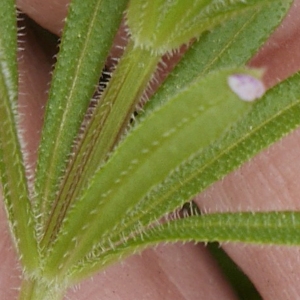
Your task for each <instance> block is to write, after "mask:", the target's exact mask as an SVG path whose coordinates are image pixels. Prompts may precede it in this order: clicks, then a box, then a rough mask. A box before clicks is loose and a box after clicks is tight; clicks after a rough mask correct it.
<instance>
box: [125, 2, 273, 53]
mask: <svg viewBox="0 0 300 300" xmlns="http://www.w3.org/2000/svg"><path fill="white" fill-rule="evenodd" d="M272 2H274V1H272V0H265V1H262V0H248V1H244V0H225V1H224V0H219V1H218V0H216V1H212V0H187V1H180V0H174V1H166V0H151V1H143V0H132V1H131V2H130V5H129V8H128V13H127V18H128V21H127V22H128V25H129V29H130V32H131V35H132V39H133V40H134V42H135V44H136V45H137V46H139V47H142V48H146V49H149V50H151V51H154V52H155V53H161V54H163V53H165V52H167V51H172V50H174V49H177V48H179V47H180V46H181V45H182V44H185V43H189V41H190V40H191V39H192V38H198V37H199V36H200V34H202V33H203V32H204V31H205V30H208V29H212V28H213V27H214V26H216V25H218V24H220V23H222V22H224V21H226V20H228V19H229V18H232V17H234V16H235V15H237V14H241V13H244V12H247V11H248V10H249V9H253V8H254V9H257V10H259V9H260V8H262V7H263V6H265V4H268V3H272Z"/></svg>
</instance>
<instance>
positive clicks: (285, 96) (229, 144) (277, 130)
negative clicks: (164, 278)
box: [128, 73, 300, 225]
mask: <svg viewBox="0 0 300 300" xmlns="http://www.w3.org/2000/svg"><path fill="white" fill-rule="evenodd" d="M299 80H300V74H299V73H298V74H295V75H294V76H293V77H291V78H289V79H287V80H286V81H284V82H283V83H281V84H279V85H277V86H275V87H274V88H272V89H271V90H269V91H268V92H267V93H266V94H265V95H264V96H263V97H262V99H260V101H258V102H256V103H255V104H254V105H253V108H252V110H251V111H250V112H249V113H248V114H247V115H245V116H244V117H243V119H242V120H240V121H239V122H238V123H237V124H236V125H235V126H234V127H233V128H231V130H230V131H228V132H227V134H226V135H225V136H224V137H223V138H222V139H220V140H219V141H217V142H215V143H214V144H212V145H211V147H208V148H207V149H204V151H202V152H200V153H199V154H198V155H195V156H194V157H193V158H191V159H190V160H188V161H186V162H184V163H183V164H182V165H181V166H180V167H179V168H177V169H176V171H175V172H173V173H172V174H170V176H169V177H168V178H166V179H165V181H164V182H163V183H162V184H161V185H160V186H159V187H158V188H156V189H155V190H152V191H151V192H150V193H149V194H148V195H147V197H146V198H145V199H144V200H143V201H141V202H140V206H137V207H136V210H135V211H131V213H130V214H129V215H128V220H129V219H131V222H132V221H133V220H135V219H136V218H137V215H136V216H135V214H138V215H139V222H140V223H141V224H144V225H145V224H148V223H150V222H153V221H155V220H157V219H159V218H160V217H161V216H163V215H165V214H166V213H168V212H170V211H173V210H174V209H175V208H176V207H179V206H180V205H182V204H183V203H184V202H185V201H188V200H190V199H192V198H193V197H195V196H196V195H197V194H199V193H200V192H201V191H203V190H204V189H205V188H207V187H208V186H209V185H211V184H212V183H213V182H215V181H217V180H219V179H221V178H222V177H223V176H225V175H226V174H228V173H229V172H231V171H233V170H234V169H236V168H237V167H239V166H240V165H241V164H242V163H244V162H245V161H247V160H248V159H250V158H251V157H253V156H254V155H255V154H257V153H258V152H260V151H261V150H263V149H264V148H266V147H268V146H269V145H271V144H272V143H274V142H276V141H278V140H279V139H280V138H282V137H283V136H285V135H286V134H288V133H289V132H291V131H292V130H293V129H295V128H297V127H298V126H299V125H300V119H299V114H300V86H299V84H298V83H299ZM141 211H143V214H144V217H143V218H142V216H141V213H140V212H141Z"/></svg>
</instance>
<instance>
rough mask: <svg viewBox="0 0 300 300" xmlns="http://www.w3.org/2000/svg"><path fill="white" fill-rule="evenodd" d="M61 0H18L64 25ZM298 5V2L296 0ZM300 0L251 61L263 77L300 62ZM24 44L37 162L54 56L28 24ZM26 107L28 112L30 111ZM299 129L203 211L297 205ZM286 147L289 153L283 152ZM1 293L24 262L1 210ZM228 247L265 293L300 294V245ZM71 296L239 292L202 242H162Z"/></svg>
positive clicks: (201, 200)
mask: <svg viewBox="0 0 300 300" xmlns="http://www.w3.org/2000/svg"><path fill="white" fill-rule="evenodd" d="M67 2H68V1H66V0H64V1H62V0H59V1H54V0H52V1H51V0H49V1H48V0H43V1H42V0H40V1H36V0H23V1H21V0H19V1H17V6H18V7H19V8H20V9H22V10H23V11H24V12H26V13H27V14H28V15H29V16H30V17H32V18H33V19H34V20H35V21H36V22H37V23H39V24H41V25H42V26H44V27H45V28H47V29H49V30H51V31H52V32H54V33H60V32H61V26H62V24H63V22H62V20H63V18H64V15H65V13H66V11H67V10H66V3H67ZM296 4H298V5H299V7H297V5H296ZM299 10H300V0H296V1H295V5H294V8H293V10H292V11H291V13H290V14H289V17H288V18H287V20H286V22H284V24H283V25H282V26H281V27H280V28H279V30H278V31H277V32H276V33H275V34H274V35H273V37H272V38H271V40H270V41H269V42H268V43H267V45H266V46H265V47H263V49H262V50H261V51H260V53H259V54H258V55H257V56H256V57H255V58H254V59H253V60H252V62H251V63H250V64H251V65H252V66H258V67H264V68H266V74H265V82H266V84H267V86H269V87H270V86H272V85H274V84H276V82H278V81H280V80H282V79H284V78H286V77H287V76H289V75H290V74H292V73H294V72H295V71H297V70H299V69H300V54H298V52H299V51H297V50H298V49H299V46H300V45H299V43H300V39H299V37H298V38H297V37H296V35H297V31H298V30H297V28H299V25H300V24H298V23H299V22H300V20H299V18H298V17H297V16H298V15H299ZM24 39H26V41H25V43H23V44H22V47H25V50H23V51H21V52H20V53H19V55H20V59H19V69H20V73H21V76H20V97H19V101H20V112H21V113H22V114H23V117H22V120H21V122H22V123H21V125H22V128H25V129H26V130H25V133H24V139H25V140H26V142H27V145H26V148H25V149H26V153H28V155H27V162H28V164H29V165H30V166H32V167H31V170H32V169H33V165H34V158H35V156H36V147H37V144H38V141H39V131H40V127H41V123H42V118H41V115H42V111H43V110H42V108H43V106H44V104H45V101H46V93H45V90H47V88H48V83H49V81H50V71H51V66H52V63H53V61H52V60H51V55H50V54H49V53H46V52H45V51H44V50H45V49H44V48H43V47H42V46H41V43H40V41H39V40H38V39H37V38H36V36H35V35H34V33H32V32H30V30H29V31H28V32H27V33H26V35H25V37H24ZM25 114H26V115H25ZM299 143H300V131H299V130H296V131H295V132H293V133H292V134H290V135H288V136H287V137H286V138H284V139H282V140H281V141H279V142H278V143H276V144H275V145H273V146H272V147H270V148H269V149H267V150H265V151H264V152H262V153H261V154H259V155H257V156H256V157H255V158H254V159H252V160H251V161H250V162H249V163H246V164H245V165H244V166H243V167H241V168H240V169H239V170H237V171H236V172H234V173H232V174H230V175H229V176H227V177H226V178H225V179H224V180H222V181H220V182H217V183H216V184H214V185H213V186H212V187H210V188H209V189H208V190H207V191H206V192H205V193H203V194H202V195H200V196H199V197H198V198H197V203H198V204H199V206H200V207H201V208H202V209H204V210H205V211H209V212H213V211H238V210H251V211H259V210H261V211H266V210H274V209H278V210H287V209H295V210H299V208H300V203H299V202H298V197H297V195H298V194H299V191H300V186H299V183H298V179H297V178H298V176H297V173H298V172H297V171H298V170H299V164H300V163H299V159H298V157H299V155H300V150H299ZM286 153H288V155H286ZM0 214H1V216H0V227H1V233H2V235H3V236H2V238H1V239H0V256H1V268H0V299H7V300H10V299H15V297H16V295H17V291H16V290H15V288H17V287H18V285H19V284H20V279H19V276H20V268H19V266H18V264H17V259H16V255H15V252H14V249H13V247H12V243H11V241H10V239H9V235H8V233H7V225H6V220H5V215H4V212H3V209H2V210H0ZM224 248H225V249H226V251H227V252H228V253H229V254H230V256H231V257H232V258H233V259H234V260H235V262H236V263H237V264H238V265H239V266H240V267H241V268H242V269H243V270H244V271H245V272H246V274H247V275H248V276H249V277H250V278H251V280H252V281H253V282H254V284H255V285H256V287H257V288H258V290H259V291H260V293H261V294H262V296H263V298H264V299H279V300H280V299H298V298H300V286H299V284H298V278H299V276H300V266H299V263H298V261H299V260H300V248H298V247H271V246H264V247H262V246H254V245H240V244H226V245H224ZM66 299H78V300H83V299H95V300H96V299H104V300H110V299H122V300H126V299H153V300H161V299H167V300H168V299H175V300H177V299H180V300H181V299H190V300H194V299H235V296H234V294H233V293H232V291H231V290H230V287H229V286H228V285H227V283H226V281H225V280H224V279H223V277H222V275H221V274H220V272H219V270H218V267H217V266H216V265H215V263H214V261H213V260H212V258H211V257H210V256H209V254H208V252H207V251H206V249H205V248H204V247H203V246H202V245H196V246H194V245H192V244H186V245H184V246H182V245H181V244H175V245H168V246H163V245H162V246H159V247H157V248H156V249H155V250H153V249H149V250H146V251H144V252H143V253H142V254H141V255H135V256H132V257H130V258H128V259H126V260H125V261H124V262H123V263H122V264H116V265H114V266H112V267H110V268H108V269H107V270H106V271H105V272H104V273H100V274H97V275H95V276H94V278H93V280H86V281H85V282H83V283H82V284H81V285H80V288H79V289H76V290H75V291H74V290H70V291H69V292H68V298H66Z"/></svg>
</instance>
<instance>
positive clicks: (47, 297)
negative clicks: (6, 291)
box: [18, 278, 65, 300]
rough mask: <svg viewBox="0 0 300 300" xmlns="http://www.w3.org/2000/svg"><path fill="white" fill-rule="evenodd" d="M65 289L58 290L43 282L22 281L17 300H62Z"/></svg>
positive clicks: (26, 279)
mask: <svg viewBox="0 0 300 300" xmlns="http://www.w3.org/2000/svg"><path fill="white" fill-rule="evenodd" d="M64 294H65V288H61V287H60V288H58V287H56V286H52V285H50V284H47V283H45V282H41V281H37V280H31V279H28V278H25V279H23V281H22V285H21V290H20V294H19V298H18V300H41V299H43V300H62V299H63V296H64Z"/></svg>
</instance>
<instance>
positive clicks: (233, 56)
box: [82, 1, 289, 270]
mask: <svg viewBox="0 0 300 300" xmlns="http://www.w3.org/2000/svg"><path fill="white" fill-rule="evenodd" d="M288 8H289V5H288V3H283V2H282V1H274V2H273V3H272V5H270V4H267V5H265V7H264V8H263V9H261V10H256V9H253V10H250V11H249V12H247V14H244V15H242V16H237V17H235V18H233V19H232V20H229V21H227V22H226V23H224V24H222V26H219V27H217V28H215V29H214V30H213V31H211V32H207V33H205V34H203V35H202V36H201V38H200V39H199V41H197V42H195V43H194V44H193V45H192V46H191V48H190V49H189V50H188V51H187V53H185V55H184V57H183V58H182V60H181V61H180V62H179V64H178V65H177V66H176V67H175V69H174V71H173V72H172V73H171V74H170V75H169V77H168V78H167V80H166V81H165V82H164V83H163V85H162V86H161V88H160V89H159V90H158V92H157V93H156V94H155V95H154V96H153V97H152V98H151V100H150V101H149V102H148V103H147V104H146V106H145V107H144V110H143V112H141V115H140V116H138V118H137V122H139V119H143V118H144V117H145V116H146V115H149V114H150V113H151V112H152V111H153V109H155V107H156V108H157V107H159V106H160V105H163V103H165V102H166V101H167V100H168V99H170V98H171V95H175V94H176V93H178V92H180V91H181V90H182V89H183V88H184V86H186V85H188V84H189V82H190V81H192V80H195V78H200V77H201V76H204V75H205V74H207V73H208V72H211V71H213V70H215V69H218V68H221V67H229V66H235V65H244V64H245V63H246V62H247V61H248V60H249V59H250V58H251V57H252V56H253V54H254V53H255V51H257V49H258V48H259V46H261V45H262V43H263V41H265V40H266V39H267V37H268V36H269V34H270V32H271V31H272V30H273V29H274V28H275V27H276V26H278V24H279V23H280V21H281V20H282V18H283V17H284V15H285V14H286V13H287V10H288ZM254 28H255V29H256V30H254ZM249 37H250V38H249ZM212 49H213V51H212ZM232 130H234V129H232ZM231 134H232V133H231ZM200 156H201V154H199V157H200ZM188 164H189V163H188ZM230 170H231V169H229V170H228V171H230ZM224 174H226V173H225V170H224V172H223V173H222V176H223V175H224ZM184 177H185V175H184V174H183V175H182V176H180V178H179V182H183V181H184V180H185V178H184ZM175 181H176V176H175V175H174V181H173V183H175ZM165 184H166V182H165V183H164V184H162V185H161V186H160V187H159V188H158V189H156V192H154V191H152V193H150V194H149V195H148V196H147V197H145V198H144V199H143V200H142V201H140V202H139V204H138V205H137V206H135V208H133V209H132V210H130V212H129V213H128V214H127V215H125V216H124V218H123V219H120V220H119V226H117V227H116V228H115V229H114V230H112V231H111V233H110V234H109V236H108V237H107V243H105V242H102V243H101V244H99V246H98V247H96V248H94V249H93V251H92V252H91V253H92V254H91V255H89V256H88V258H87V260H86V264H85V268H86V270H88V269H89V265H97V262H98V261H100V260H101V259H100V258H99V257H101V253H102V252H103V251H102V249H103V248H106V247H108V248H109V247H111V245H113V244H114V245H118V244H119V243H120V241H122V240H123V239H126V238H128V237H129V236H131V235H132V234H133V233H135V232H139V231H140V230H143V228H144V227H145V226H148V225H149V224H151V223H153V222H155V221H156V220H159V219H161V218H162V217H163V216H165V215H166V214H167V213H168V212H170V211H174V210H175V209H176V208H178V207H180V206H181V205H182V204H183V203H184V202H185V201H187V200H188V199H189V198H190V197H191V195H190V194H185V195H186V197H188V198H186V199H184V197H179V198H178V197H176V196H174V195H173V194H172V192H175V191H173V190H172V186H171V185H169V184H166V185H165ZM174 187H175V185H174ZM164 188H165V189H164ZM177 188H178V189H181V188H182V186H181V185H180V184H179V185H178V187H176V188H175V189H177ZM194 190H195V191H196V190H197V185H196V184H195V187H194ZM159 191H161V193H162V194H160V192H159ZM162 191H165V197H163V196H161V195H163V192H162ZM168 193H170V194H171V196H170V197H168V196H167V195H168ZM97 253H98V254H97ZM98 255H99V257H98ZM90 256H92V257H93V259H91V258H90ZM87 261H88V263H87ZM99 263H100V262H99ZM82 264H83V265H84V263H83V262H82Z"/></svg>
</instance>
